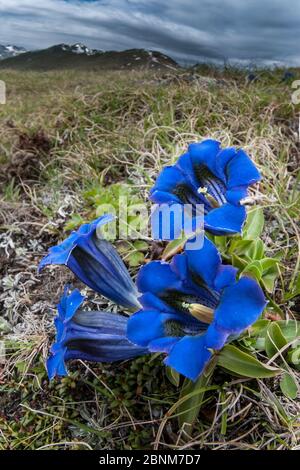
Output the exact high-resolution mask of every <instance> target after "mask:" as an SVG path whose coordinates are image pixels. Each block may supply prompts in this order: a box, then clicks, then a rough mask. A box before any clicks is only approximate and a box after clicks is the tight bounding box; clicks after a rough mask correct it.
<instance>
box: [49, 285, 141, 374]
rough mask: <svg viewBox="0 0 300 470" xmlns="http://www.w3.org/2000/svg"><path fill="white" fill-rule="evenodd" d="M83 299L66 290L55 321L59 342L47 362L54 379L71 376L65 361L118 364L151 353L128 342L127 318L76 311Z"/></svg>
mask: <svg viewBox="0 0 300 470" xmlns="http://www.w3.org/2000/svg"><path fill="white" fill-rule="evenodd" d="M80 300H81V301H80ZM82 300H83V297H82V296H81V295H80V293H79V291H78V290H74V291H73V292H72V293H71V294H70V295H67V293H66V291H65V293H64V295H63V297H62V299H61V301H60V304H59V306H58V310H59V314H58V317H57V318H56V319H55V325H56V328H57V335H56V342H55V343H54V344H53V346H52V347H51V350H50V352H51V355H50V357H49V359H48V361H47V371H48V375H49V378H50V379H52V378H54V377H55V376H56V375H58V376H64V375H67V368H66V365H65V362H66V361H68V360H70V359H85V360H89V361H94V362H114V361H119V360H125V359H129V358H133V357H136V356H139V355H141V354H147V352H148V350H147V349H145V348H140V347H137V346H136V345H134V344H132V343H131V342H130V341H129V340H128V339H127V337H126V330H127V321H128V320H127V318H126V317H123V316H121V315H117V314H113V313H111V312H99V311H88V312H84V311H76V310H77V308H78V307H79V306H80V304H81V303H82Z"/></svg>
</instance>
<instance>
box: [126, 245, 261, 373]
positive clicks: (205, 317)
mask: <svg viewBox="0 0 300 470" xmlns="http://www.w3.org/2000/svg"><path fill="white" fill-rule="evenodd" d="M236 275H237V269H236V268H234V267H232V266H229V265H224V264H222V262H221V257H220V254H219V252H218V250H217V249H216V247H215V245H214V244H213V243H212V242H211V241H209V240H208V239H207V238H205V239H204V244H203V247H202V248H201V249H200V250H188V251H185V252H184V253H183V254H181V255H176V256H175V257H174V258H173V259H172V261H171V263H166V262H163V261H152V262H150V263H149V264H147V265H145V266H143V267H142V268H141V270H140V272H139V274H138V279H137V286H138V289H139V291H140V292H141V293H143V295H142V296H141V298H140V299H139V300H140V302H141V304H142V306H143V308H142V309H141V310H140V311H138V312H136V313H135V314H133V316H131V317H130V319H129V321H128V329H127V337H128V339H129V340H130V341H132V342H133V343H135V344H137V345H139V346H141V347H145V348H148V349H149V351H151V352H157V351H159V352H164V353H167V354H168V355H167V358H166V359H165V363H166V364H167V365H169V366H171V367H173V368H174V369H175V370H177V371H178V372H179V373H181V374H183V375H184V376H186V377H188V378H190V379H192V380H196V379H197V377H198V376H199V375H200V374H201V373H202V371H203V369H204V367H205V366H206V364H207V362H208V361H209V359H210V358H211V356H212V350H219V349H221V348H222V347H223V346H224V345H225V343H226V342H227V341H228V340H230V339H232V338H233V337H237V336H239V335H240V334H241V333H242V332H243V331H244V330H245V329H247V328H248V327H249V326H250V325H251V324H252V323H253V322H255V321H256V320H257V318H258V317H259V316H260V315H261V313H262V312H263V309H264V307H265V305H266V300H265V297H264V294H263V291H262V289H261V288H260V286H259V285H258V283H257V282H256V281H255V280H254V279H252V278H251V277H248V276H242V277H241V278H240V279H239V280H237V279H236Z"/></svg>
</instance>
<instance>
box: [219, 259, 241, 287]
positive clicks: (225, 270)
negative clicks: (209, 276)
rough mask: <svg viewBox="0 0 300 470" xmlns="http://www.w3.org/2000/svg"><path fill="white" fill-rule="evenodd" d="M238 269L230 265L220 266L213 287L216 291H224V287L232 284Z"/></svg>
mask: <svg viewBox="0 0 300 470" xmlns="http://www.w3.org/2000/svg"><path fill="white" fill-rule="evenodd" d="M237 272H238V269H237V268H234V267H233V266H230V265H224V264H221V265H220V266H219V268H218V272H217V275H216V278H215V281H214V286H215V288H216V290H217V291H220V290H222V289H224V287H227V286H230V285H231V284H234V283H235V281H236V275H237Z"/></svg>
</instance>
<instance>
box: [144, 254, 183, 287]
mask: <svg viewBox="0 0 300 470" xmlns="http://www.w3.org/2000/svg"><path fill="white" fill-rule="evenodd" d="M137 287H138V289H139V291H140V292H142V293H144V292H152V293H153V294H156V295H158V296H159V295H160V294H161V293H164V291H166V290H180V289H181V281H180V279H179V278H178V277H177V275H176V273H174V272H173V271H172V269H171V267H170V264H169V263H166V262H164V261H151V262H150V263H148V264H146V265H145V266H142V267H141V269H140V271H139V273H138V276H137Z"/></svg>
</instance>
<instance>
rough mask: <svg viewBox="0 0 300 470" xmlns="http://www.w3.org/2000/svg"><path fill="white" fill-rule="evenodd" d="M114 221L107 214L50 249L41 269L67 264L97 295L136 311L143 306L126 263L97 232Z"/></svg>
mask: <svg viewBox="0 0 300 470" xmlns="http://www.w3.org/2000/svg"><path fill="white" fill-rule="evenodd" d="M112 220H114V217H113V216H112V215H104V216H102V217H100V218H98V219H97V220H95V221H93V222H92V223H90V224H84V225H82V226H81V227H80V228H79V229H78V230H77V232H75V231H74V232H72V233H71V235H70V236H69V237H68V238H67V239H66V240H64V241H63V242H62V243H60V244H59V245H57V246H54V247H52V248H50V250H49V253H48V255H47V256H45V258H43V259H42V261H41V262H40V265H39V269H40V270H41V269H43V268H44V267H45V266H47V265H49V264H62V265H65V266H67V267H68V268H69V269H70V270H71V271H73V273H74V274H75V275H76V276H77V277H78V278H79V279H80V280H81V281H82V282H84V283H85V284H86V285H87V286H89V287H90V288H91V289H93V290H94V291H95V292H98V293H99V294H102V295H104V296H105V297H107V298H108V299H110V300H112V301H113V302H116V303H117V304H119V305H123V306H124V307H127V308H133V309H136V308H138V307H139V306H140V304H139V302H138V300H137V297H138V292H137V289H136V287H135V285H134V283H133V282H132V279H131V277H130V275H129V273H128V271H127V269H126V267H125V265H124V263H123V261H122V260H121V258H120V256H119V254H118V252H117V251H116V250H115V248H114V247H113V246H112V244H111V243H109V242H108V241H107V240H104V239H102V238H100V237H99V236H98V234H99V230H98V229H99V228H101V226H103V225H104V224H107V223H109V222H111V221H112Z"/></svg>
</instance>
